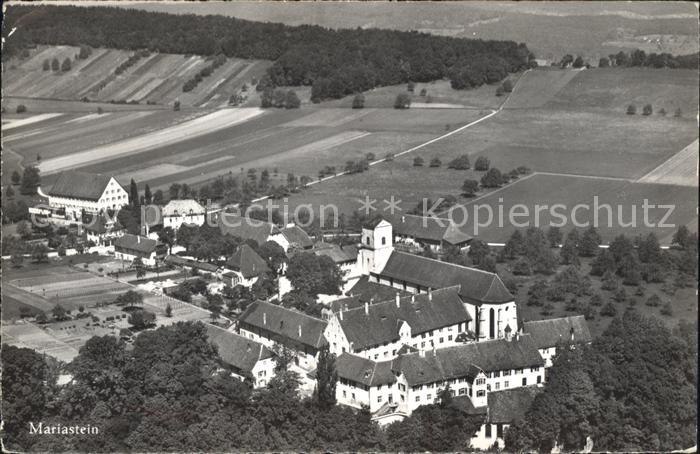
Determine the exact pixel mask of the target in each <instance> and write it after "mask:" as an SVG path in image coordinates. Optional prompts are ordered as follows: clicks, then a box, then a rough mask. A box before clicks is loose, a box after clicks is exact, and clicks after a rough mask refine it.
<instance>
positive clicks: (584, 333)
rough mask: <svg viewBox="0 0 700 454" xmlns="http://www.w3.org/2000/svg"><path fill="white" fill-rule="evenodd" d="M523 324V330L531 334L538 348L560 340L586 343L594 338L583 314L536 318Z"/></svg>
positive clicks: (548, 346) (555, 343)
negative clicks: (546, 318) (545, 318)
mask: <svg viewBox="0 0 700 454" xmlns="http://www.w3.org/2000/svg"><path fill="white" fill-rule="evenodd" d="M522 326H523V332H525V333H528V334H530V336H531V337H532V339H533V341H534V342H535V345H537V348H550V347H555V346H556V345H557V344H558V343H560V342H565V343H577V344H585V343H588V342H591V340H592V339H591V332H590V331H589V330H588V323H586V319H585V318H584V316H583V315H574V316H571V317H562V318H550V319H548V320H536V321H531V322H525V323H523V325H522ZM572 330H573V340H572V338H571V335H572Z"/></svg>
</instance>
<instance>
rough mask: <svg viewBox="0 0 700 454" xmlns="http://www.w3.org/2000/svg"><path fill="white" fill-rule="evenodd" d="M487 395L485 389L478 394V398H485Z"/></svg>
mask: <svg viewBox="0 0 700 454" xmlns="http://www.w3.org/2000/svg"><path fill="white" fill-rule="evenodd" d="M485 395H486V391H484V390H483V389H481V390H479V391H477V392H476V397H484V396H485Z"/></svg>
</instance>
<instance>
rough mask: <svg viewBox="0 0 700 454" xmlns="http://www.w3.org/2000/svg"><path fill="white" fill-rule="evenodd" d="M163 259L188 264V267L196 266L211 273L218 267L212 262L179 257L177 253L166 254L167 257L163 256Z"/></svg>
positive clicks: (177, 263) (174, 263) (176, 263)
mask: <svg viewBox="0 0 700 454" xmlns="http://www.w3.org/2000/svg"><path fill="white" fill-rule="evenodd" d="M164 261H165V263H170V264H173V265H178V266H188V267H190V268H197V269H200V270H204V271H209V272H211V273H215V272H216V271H217V270H218V269H219V267H218V266H216V265H214V264H213V263H207V262H200V261H197V260H191V259H186V258H184V257H180V256H179V255H168V256H167V257H165V259H164Z"/></svg>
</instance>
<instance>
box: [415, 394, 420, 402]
mask: <svg viewBox="0 0 700 454" xmlns="http://www.w3.org/2000/svg"><path fill="white" fill-rule="evenodd" d="M416 402H420V394H419V395H417V396H416Z"/></svg>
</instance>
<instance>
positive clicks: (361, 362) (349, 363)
mask: <svg viewBox="0 0 700 454" xmlns="http://www.w3.org/2000/svg"><path fill="white" fill-rule="evenodd" d="M391 363H392V362H391V361H382V362H375V361H371V360H369V359H366V358H362V357H360V356H356V355H351V354H349V353H343V354H341V355H340V356H339V357H338V358H337V359H336V360H335V369H336V371H337V372H338V377H340V378H345V379H346V380H352V381H354V382H355V383H361V384H363V385H367V386H378V385H384V384H389V383H394V382H396V375H394V373H393V372H392V370H391Z"/></svg>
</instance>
